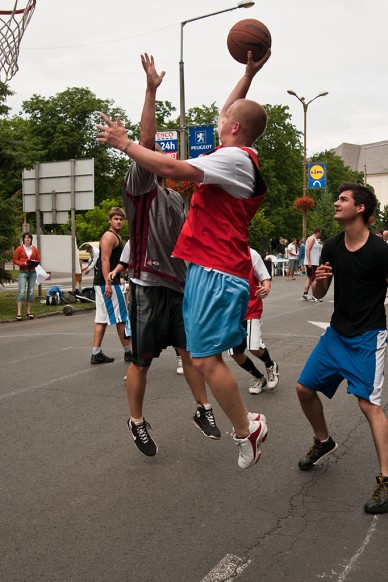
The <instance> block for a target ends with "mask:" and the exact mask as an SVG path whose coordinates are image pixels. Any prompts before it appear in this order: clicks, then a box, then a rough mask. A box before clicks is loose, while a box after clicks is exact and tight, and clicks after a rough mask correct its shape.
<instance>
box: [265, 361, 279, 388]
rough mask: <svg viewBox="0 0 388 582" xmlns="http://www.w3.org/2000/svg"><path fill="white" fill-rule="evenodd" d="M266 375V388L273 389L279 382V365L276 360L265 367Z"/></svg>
mask: <svg viewBox="0 0 388 582" xmlns="http://www.w3.org/2000/svg"><path fill="white" fill-rule="evenodd" d="M266 370H267V376H268V390H275V388H276V386H277V385H278V384H279V366H278V365H277V363H276V362H274V363H273V364H272V366H271V367H270V368H266Z"/></svg>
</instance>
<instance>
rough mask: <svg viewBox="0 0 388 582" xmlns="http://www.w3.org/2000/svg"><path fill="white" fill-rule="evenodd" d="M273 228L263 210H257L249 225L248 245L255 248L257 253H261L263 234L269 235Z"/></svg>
mask: <svg viewBox="0 0 388 582" xmlns="http://www.w3.org/2000/svg"><path fill="white" fill-rule="evenodd" d="M273 228H274V226H273V224H272V222H271V221H270V219H269V218H267V217H266V211H265V210H259V211H258V212H256V214H255V216H254V218H253V220H252V221H251V223H250V225H249V246H251V247H252V248H253V249H255V250H256V251H257V252H258V253H261V252H262V250H263V248H262V238H263V237H265V236H268V237H270V236H271V233H272V232H273Z"/></svg>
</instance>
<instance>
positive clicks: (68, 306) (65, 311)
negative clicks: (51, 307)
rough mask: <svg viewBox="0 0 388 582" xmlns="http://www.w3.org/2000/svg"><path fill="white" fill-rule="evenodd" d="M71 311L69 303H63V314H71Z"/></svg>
mask: <svg viewBox="0 0 388 582" xmlns="http://www.w3.org/2000/svg"><path fill="white" fill-rule="evenodd" d="M73 311H74V309H73V308H72V306H71V305H65V307H64V308H63V313H64V315H73Z"/></svg>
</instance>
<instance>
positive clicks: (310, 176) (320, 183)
mask: <svg viewBox="0 0 388 582" xmlns="http://www.w3.org/2000/svg"><path fill="white" fill-rule="evenodd" d="M307 188H309V189H310V190H314V189H319V188H326V164H325V163H321V162H311V163H309V164H307Z"/></svg>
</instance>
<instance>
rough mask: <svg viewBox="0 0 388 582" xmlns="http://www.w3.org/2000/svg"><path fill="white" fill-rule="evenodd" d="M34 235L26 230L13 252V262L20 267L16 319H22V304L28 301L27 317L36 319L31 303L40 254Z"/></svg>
mask: <svg viewBox="0 0 388 582" xmlns="http://www.w3.org/2000/svg"><path fill="white" fill-rule="evenodd" d="M32 240H33V236H32V234H30V233H29V232H25V233H24V234H23V237H22V244H21V245H19V246H18V247H16V249H15V252H14V254H13V259H12V261H13V263H14V264H15V265H17V266H18V267H19V273H18V296H17V299H16V302H17V315H16V320H17V321H21V320H22V304H23V302H24V301H25V302H26V308H27V318H28V319H34V316H33V314H32V313H31V304H32V302H33V301H34V286H35V282H36V277H37V275H36V271H35V267H36V266H37V265H39V263H40V254H39V251H38V249H37V248H36V247H34V246H33V245H32Z"/></svg>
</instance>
